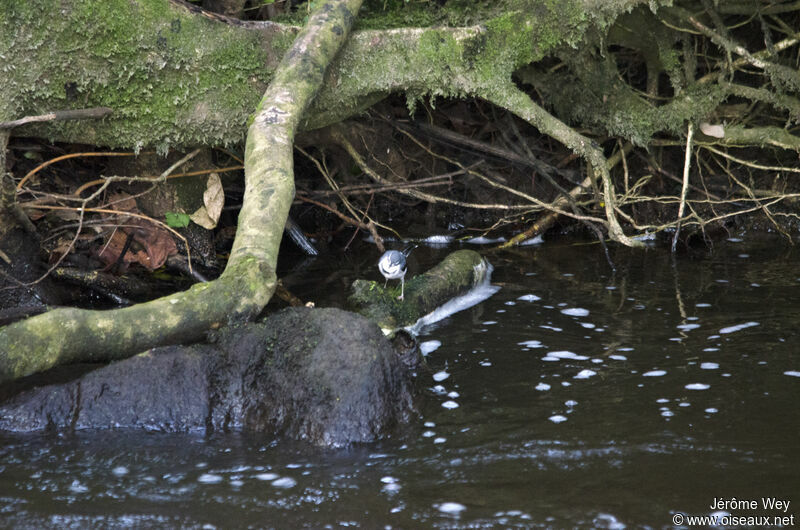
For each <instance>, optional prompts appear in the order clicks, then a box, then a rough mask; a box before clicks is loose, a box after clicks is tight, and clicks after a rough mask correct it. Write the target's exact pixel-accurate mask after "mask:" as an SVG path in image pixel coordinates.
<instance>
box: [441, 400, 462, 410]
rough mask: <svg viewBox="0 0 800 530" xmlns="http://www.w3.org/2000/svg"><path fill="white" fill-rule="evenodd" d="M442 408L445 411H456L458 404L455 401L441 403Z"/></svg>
mask: <svg viewBox="0 0 800 530" xmlns="http://www.w3.org/2000/svg"><path fill="white" fill-rule="evenodd" d="M442 406H443V407H444V408H446V409H456V408H458V403H456V402H455V401H445V402H444V403H442Z"/></svg>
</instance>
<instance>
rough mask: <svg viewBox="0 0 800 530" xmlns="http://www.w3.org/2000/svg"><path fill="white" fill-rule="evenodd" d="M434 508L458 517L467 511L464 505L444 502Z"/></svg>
mask: <svg viewBox="0 0 800 530" xmlns="http://www.w3.org/2000/svg"><path fill="white" fill-rule="evenodd" d="M433 506H434V507H435V508H436V509H437V510H439V511H440V512H442V513H449V514H451V515H458V514H460V513H461V512H463V511H464V510H466V509H467V507H466V506H464V505H463V504H459V503H457V502H443V503H442V504H439V505H438V506H437V505H436V504H434V505H433Z"/></svg>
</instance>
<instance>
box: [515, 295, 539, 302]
mask: <svg viewBox="0 0 800 530" xmlns="http://www.w3.org/2000/svg"><path fill="white" fill-rule="evenodd" d="M517 300H522V301H523V302H536V301H538V300H541V297H538V296H536V295H535V294H524V295H522V296H520V297H519V298H517Z"/></svg>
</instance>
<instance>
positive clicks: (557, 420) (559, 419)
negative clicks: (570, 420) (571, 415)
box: [547, 414, 567, 423]
mask: <svg viewBox="0 0 800 530" xmlns="http://www.w3.org/2000/svg"><path fill="white" fill-rule="evenodd" d="M547 419H548V420H550V421H552V422H553V423H561V422H562V421H567V417H566V416H562V415H561V414H555V415H553V416H550V417H549V418H547Z"/></svg>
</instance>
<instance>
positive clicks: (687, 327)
mask: <svg viewBox="0 0 800 530" xmlns="http://www.w3.org/2000/svg"><path fill="white" fill-rule="evenodd" d="M675 327H676V328H678V329H680V330H683V331H691V330H693V329H697V328H699V327H700V324H679V325H677V326H675Z"/></svg>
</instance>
